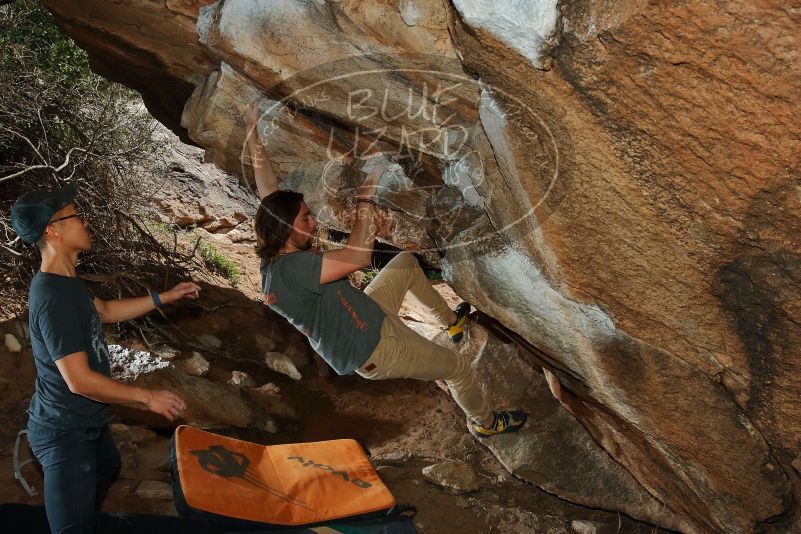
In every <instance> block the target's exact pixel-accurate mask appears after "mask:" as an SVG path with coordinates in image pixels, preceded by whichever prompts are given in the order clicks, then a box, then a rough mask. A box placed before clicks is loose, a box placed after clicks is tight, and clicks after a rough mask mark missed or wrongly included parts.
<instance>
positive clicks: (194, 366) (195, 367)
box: [175, 351, 211, 376]
mask: <svg viewBox="0 0 801 534" xmlns="http://www.w3.org/2000/svg"><path fill="white" fill-rule="evenodd" d="M175 366H176V367H177V368H178V369H179V370H181V371H183V372H184V373H186V374H188V375H191V376H205V375H207V374H208V373H209V369H211V364H209V361H208V360H207V359H206V358H204V357H203V356H201V354H200V353H199V352H194V351H193V352H192V357H191V358H189V359H187V360H178V361H177V362H175Z"/></svg>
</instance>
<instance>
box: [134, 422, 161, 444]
mask: <svg viewBox="0 0 801 534" xmlns="http://www.w3.org/2000/svg"><path fill="white" fill-rule="evenodd" d="M128 431H129V432H130V433H131V441H133V442H134V443H137V444H138V443H147V442H149V441H153V440H154V439H156V438H157V437H158V434H156V433H155V432H153V431H152V430H150V429H149V428H145V427H143V426H129V427H128Z"/></svg>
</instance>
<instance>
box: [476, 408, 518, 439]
mask: <svg viewBox="0 0 801 534" xmlns="http://www.w3.org/2000/svg"><path fill="white" fill-rule="evenodd" d="M492 413H493V414H494V415H495V420H494V421H493V422H492V424H491V425H490V426H489V427H485V426H483V425H481V424H480V423H477V422H475V421H470V420H468V422H467V428H468V430H470V433H471V434H473V435H474V436H475V437H477V438H488V437H490V436H495V435H497V434H507V433H510V432H517V431H518V430H520V429H521V428H523V425H525V424H526V420H527V419H528V416H527V415H526V413H525V412H521V411H518V410H512V411H508V412H492Z"/></svg>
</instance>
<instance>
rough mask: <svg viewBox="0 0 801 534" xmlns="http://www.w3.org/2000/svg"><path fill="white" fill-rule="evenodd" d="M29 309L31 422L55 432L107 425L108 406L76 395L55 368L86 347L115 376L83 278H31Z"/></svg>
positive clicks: (94, 365) (96, 366)
mask: <svg viewBox="0 0 801 534" xmlns="http://www.w3.org/2000/svg"><path fill="white" fill-rule="evenodd" d="M28 307H29V309H30V311H29V316H28V324H29V326H30V332H31V348H32V349H33V356H34V360H35V361H36V374H37V376H36V391H35V393H34V394H33V397H32V398H31V404H30V407H29V408H28V416H29V423H32V424H33V425H35V426H37V427H44V428H50V429H55V430H62V429H63V430H73V429H78V428H90V427H102V426H104V425H105V424H106V423H107V422H108V412H109V407H108V404H105V403H102V402H97V401H93V400H92V399H89V398H87V397H84V396H83V395H77V394H75V393H72V392H71V391H70V389H69V387H68V386H67V383H66V382H65V381H64V378H63V377H62V376H61V372H60V371H59V370H58V367H56V360H58V359H59V358H63V357H64V356H67V355H69V354H72V353H74V352H81V351H85V352H86V354H87V356H88V358H89V367H90V368H91V369H92V370H93V371H97V372H98V373H102V374H104V375H106V376H110V375H111V369H110V365H109V355H108V345H107V344H106V337H105V335H104V334H103V330H102V327H101V326H100V317H99V316H98V314H97V310H96V309H95V305H94V303H93V302H92V297H91V295H90V294H89V290H88V289H87V288H86V285H85V284H84V283H83V280H81V279H80V278H77V277H72V276H61V275H58V274H52V273H44V272H38V273H36V275H35V276H34V277H33V280H31V288H30V291H29V293H28Z"/></svg>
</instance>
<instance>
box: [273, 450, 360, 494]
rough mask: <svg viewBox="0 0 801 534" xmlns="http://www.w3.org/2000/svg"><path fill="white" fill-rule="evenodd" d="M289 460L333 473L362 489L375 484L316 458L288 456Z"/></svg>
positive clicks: (332, 474)
mask: <svg viewBox="0 0 801 534" xmlns="http://www.w3.org/2000/svg"><path fill="white" fill-rule="evenodd" d="M286 459H287V460H293V461H296V462H298V463H299V464H300V465H301V466H302V467H310V468H312V469H319V470H320V471H324V472H326V473H329V474H331V476H335V477H340V478H341V479H342V480H344V481H345V482H350V483H351V484H353V485H354V486H358V487H360V488H362V489H367V488H371V487H372V486H373V485H372V484H370V483H369V482H365V481H364V480H362V479H360V478H356V477H354V476H353V475H350V474H348V472H347V471H344V470H339V469H336V468H334V467H331V466H330V465H325V464H318V463H317V462H315V461H314V460H307V459H306V458H304V457H303V456H287V458H286Z"/></svg>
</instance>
